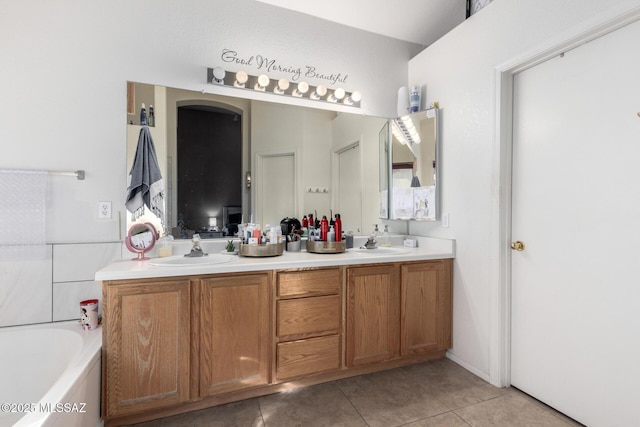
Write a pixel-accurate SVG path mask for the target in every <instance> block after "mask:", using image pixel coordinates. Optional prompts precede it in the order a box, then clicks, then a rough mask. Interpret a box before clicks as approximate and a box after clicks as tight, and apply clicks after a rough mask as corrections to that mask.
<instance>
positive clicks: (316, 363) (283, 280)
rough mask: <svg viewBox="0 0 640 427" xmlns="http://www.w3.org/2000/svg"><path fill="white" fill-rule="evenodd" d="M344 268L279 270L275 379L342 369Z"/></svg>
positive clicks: (277, 281) (277, 274)
mask: <svg viewBox="0 0 640 427" xmlns="http://www.w3.org/2000/svg"><path fill="white" fill-rule="evenodd" d="M341 282H342V269H341V268H337V267H336V268H323V269H306V270H293V271H278V272H277V273H276V284H277V285H276V307H275V310H276V315H275V317H276V337H275V341H276V343H275V346H276V349H275V354H276V358H275V369H274V370H275V381H276V382H281V381H285V380H290V379H293V378H298V377H301V376H305V375H311V374H316V373H320V372H327V371H332V370H337V369H340V365H341V357H340V348H341V337H342V334H341V329H342V327H341V324H342V322H341V318H342V298H341V290H342V286H341Z"/></svg>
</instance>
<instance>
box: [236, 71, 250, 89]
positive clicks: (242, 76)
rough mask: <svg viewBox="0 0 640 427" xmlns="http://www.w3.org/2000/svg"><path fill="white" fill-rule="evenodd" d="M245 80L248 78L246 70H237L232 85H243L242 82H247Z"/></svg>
mask: <svg viewBox="0 0 640 427" xmlns="http://www.w3.org/2000/svg"><path fill="white" fill-rule="evenodd" d="M247 80H249V75H248V74H247V72H246V71H242V70H241V71H238V72H237V73H236V82H235V84H234V86H237V87H244V84H245V83H246V82H247Z"/></svg>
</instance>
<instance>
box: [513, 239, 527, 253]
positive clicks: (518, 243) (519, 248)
mask: <svg viewBox="0 0 640 427" xmlns="http://www.w3.org/2000/svg"><path fill="white" fill-rule="evenodd" d="M511 249H513V250H514V251H524V242H521V241H520V240H517V241H515V242H511Z"/></svg>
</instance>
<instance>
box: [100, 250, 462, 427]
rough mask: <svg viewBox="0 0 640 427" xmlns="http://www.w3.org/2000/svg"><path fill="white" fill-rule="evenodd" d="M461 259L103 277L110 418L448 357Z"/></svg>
mask: <svg viewBox="0 0 640 427" xmlns="http://www.w3.org/2000/svg"><path fill="white" fill-rule="evenodd" d="M451 271H452V260H450V259H444V260H433V261H415V262H403V263H384V264H367V265H353V266H335V267H321V268H320V267H318V268H299V269H287V270H275V271H256V272H246V273H239V272H238V273H224V274H215V275H202V276H198V275H193V276H188V277H173V278H155V279H144V280H117V281H105V282H103V303H104V306H103V325H104V326H103V328H104V329H103V347H102V399H103V401H102V411H103V418H104V419H105V425H107V426H113V425H122V424H130V423H131V422H140V421H145V420H149V419H152V418H154V417H157V416H159V414H162V416H168V415H174V414H177V413H180V412H185V411H187V410H194V409H202V408H205V407H208V406H214V405H219V404H223V403H228V402H233V401H237V400H241V399H246V398H249V397H256V396H262V395H265V394H269V393H273V392H277V391H283V390H286V389H287V388H288V387H290V385H289V384H285V383H290V384H291V386H299V385H301V384H317V383H321V382H324V381H328V380H332V379H338V378H346V377H349V376H353V375H358V374H363V373H367V372H375V371H378V370H381V369H388V368H391V367H394V366H401V365H406V364H410V363H414V362H418V361H423V360H428V359H431V358H436V357H443V356H444V354H445V351H446V349H447V348H449V347H451V322H452V321H451V299H452V298H451V283H452V281H451V274H452V273H451Z"/></svg>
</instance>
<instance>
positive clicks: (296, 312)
mask: <svg viewBox="0 0 640 427" xmlns="http://www.w3.org/2000/svg"><path fill="white" fill-rule="evenodd" d="M277 328H278V329H277V334H278V337H279V338H280V339H281V340H282V338H283V337H287V336H292V335H293V336H296V338H304V337H308V336H317V335H328V334H337V333H338V332H340V297H339V296H338V295H330V296H324V297H313V298H299V299H290V300H281V301H278V302H277Z"/></svg>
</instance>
